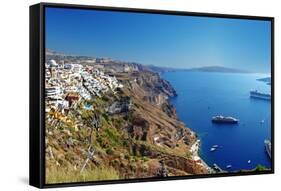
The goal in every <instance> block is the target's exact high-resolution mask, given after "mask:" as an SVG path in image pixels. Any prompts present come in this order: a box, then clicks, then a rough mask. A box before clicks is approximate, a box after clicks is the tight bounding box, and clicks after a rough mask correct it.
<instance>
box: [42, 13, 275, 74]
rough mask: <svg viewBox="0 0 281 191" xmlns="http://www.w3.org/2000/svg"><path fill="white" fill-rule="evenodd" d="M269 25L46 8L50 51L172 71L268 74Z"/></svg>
mask: <svg viewBox="0 0 281 191" xmlns="http://www.w3.org/2000/svg"><path fill="white" fill-rule="evenodd" d="M270 28H271V26H270V22H269V21H255V20H242V19H222V18H207V17H191V16H188V17H186V16H174V15H173V16H172V15H159V14H142V13H125V12H111V11H94V10H82V9H64V8H46V47H47V48H48V49H51V50H55V51H58V52H62V53H66V54H75V55H88V56H95V57H110V58H113V59H116V60H123V61H134V62H139V63H141V64H152V65H156V66H166V67H174V68H192V67H201V66H213V65H216V66H217V65H220V66H225V67H233V68H239V69H245V70H249V71H255V72H262V73H267V72H270V52H271V49H270V38H271V36H270V35H271V29H270Z"/></svg>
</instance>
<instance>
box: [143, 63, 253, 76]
mask: <svg viewBox="0 0 281 191" xmlns="http://www.w3.org/2000/svg"><path fill="white" fill-rule="evenodd" d="M142 67H143V68H145V69H146V70H150V71H153V72H158V73H163V72H176V71H200V72H220V73H246V74H247V73H252V72H251V71H247V70H242V69H237V68H230V67H224V66H203V67H198V68H169V67H159V66H154V65H142Z"/></svg>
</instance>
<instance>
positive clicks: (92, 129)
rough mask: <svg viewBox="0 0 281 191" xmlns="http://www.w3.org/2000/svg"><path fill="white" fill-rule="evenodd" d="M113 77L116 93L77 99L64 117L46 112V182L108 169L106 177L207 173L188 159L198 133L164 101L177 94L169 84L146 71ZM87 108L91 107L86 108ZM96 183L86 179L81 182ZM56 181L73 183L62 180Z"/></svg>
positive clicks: (199, 164)
mask: <svg viewBox="0 0 281 191" xmlns="http://www.w3.org/2000/svg"><path fill="white" fill-rule="evenodd" d="M112 66H114V67H116V65H112ZM134 68H136V67H135V66H134ZM112 71H113V69H112V68H111V67H110V65H107V67H105V68H104V72H105V73H106V72H108V73H112ZM114 75H115V76H116V77H117V79H118V80H119V81H120V82H121V83H122V84H123V85H124V87H123V88H122V89H119V90H118V91H117V92H116V93H112V92H111V93H110V92H109V93H106V94H104V95H103V96H102V97H101V98H96V99H93V100H91V101H87V102H86V101H84V100H81V101H78V102H77V103H76V104H75V105H74V106H73V107H72V108H70V109H69V111H68V112H67V113H62V112H59V111H50V112H49V113H47V117H46V168H47V177H46V178H47V182H49V183H51V182H52V181H53V179H52V177H54V176H55V175H56V173H57V172H65V174H67V173H66V172H68V173H79V172H80V171H81V169H83V170H84V169H86V170H89V171H90V172H91V170H92V171H95V170H96V169H99V168H102V169H105V170H106V171H108V169H110V170H111V171H114V173H115V174H116V177H108V178H104V179H115V178H117V179H123V178H142V177H155V176H161V173H160V174H159V172H161V168H163V167H165V171H166V172H167V174H168V176H180V175H189V174H206V173H209V172H208V170H207V168H206V167H204V166H202V164H201V163H198V161H194V159H193V158H192V154H193V153H191V151H190V148H191V145H192V144H194V143H195V141H196V135H195V133H194V132H192V131H191V130H190V129H189V128H187V127H186V126H185V125H184V124H183V123H182V122H181V121H179V120H178V119H177V115H176V109H175V108H174V107H173V106H172V105H171V104H170V103H169V100H168V98H169V97H171V96H176V92H175V90H174V89H173V87H172V86H171V85H170V84H169V82H167V81H165V80H163V79H161V77H160V76H159V74H157V73H153V72H151V71H144V70H142V71H137V70H136V69H135V70H134V71H131V72H119V73H117V72H116V73H114ZM85 104H91V105H92V108H93V109H92V110H89V109H85V108H84V107H83V106H84V105H85ZM97 121H98V123H97ZM97 124H99V125H97ZM97 126H98V127H97ZM91 153H92V156H89V155H90V154H91ZM87 158H88V161H87ZM86 161H87V162H86ZM83 166H84V168H83ZM91 173H92V172H91ZM97 179H98V178H95V177H94V176H89V177H88V178H86V179H85V178H84V179H83V180H80V181H89V180H97ZM54 181H56V182H57V181H59V182H69V181H72V179H71V178H70V177H68V176H65V177H60V178H59V180H58V179H56V180H54ZM73 181H77V179H75V180H73Z"/></svg>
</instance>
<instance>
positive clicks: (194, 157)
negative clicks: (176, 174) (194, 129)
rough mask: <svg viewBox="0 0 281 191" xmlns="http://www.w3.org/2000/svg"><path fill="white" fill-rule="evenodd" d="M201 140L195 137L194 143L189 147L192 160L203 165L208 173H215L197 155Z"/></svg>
mask: <svg viewBox="0 0 281 191" xmlns="http://www.w3.org/2000/svg"><path fill="white" fill-rule="evenodd" d="M200 143H201V140H200V139H197V140H196V141H195V143H193V145H192V146H191V147H190V150H189V151H190V152H191V154H192V155H191V157H192V160H193V161H195V163H196V164H198V165H200V166H203V167H204V168H206V169H207V170H208V172H209V173H210V174H212V173H215V171H214V170H213V169H212V168H211V167H209V166H208V164H207V163H206V162H205V161H204V160H203V159H202V158H201V157H200V156H199V149H200Z"/></svg>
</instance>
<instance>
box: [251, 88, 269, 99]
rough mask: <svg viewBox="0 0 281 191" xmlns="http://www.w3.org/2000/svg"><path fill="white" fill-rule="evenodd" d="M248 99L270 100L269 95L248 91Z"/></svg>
mask: <svg viewBox="0 0 281 191" xmlns="http://www.w3.org/2000/svg"><path fill="white" fill-rule="evenodd" d="M250 97H252V98H258V99H265V100H271V94H267V93H262V92H259V91H258V90H253V91H250Z"/></svg>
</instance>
